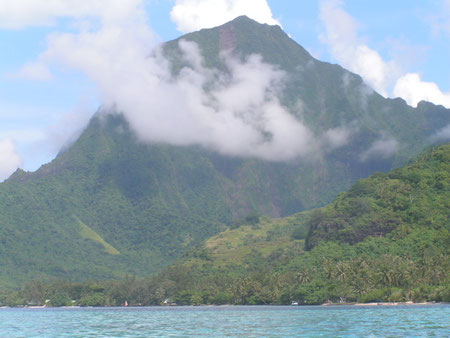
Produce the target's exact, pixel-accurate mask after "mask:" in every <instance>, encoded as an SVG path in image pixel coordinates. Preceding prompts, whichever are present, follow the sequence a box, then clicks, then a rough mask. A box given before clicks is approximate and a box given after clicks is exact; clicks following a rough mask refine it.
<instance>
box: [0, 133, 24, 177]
mask: <svg viewBox="0 0 450 338" xmlns="http://www.w3.org/2000/svg"><path fill="white" fill-rule="evenodd" d="M21 164H22V160H21V158H20V157H19V155H18V154H17V153H16V150H15V147H14V144H13V142H12V141H11V139H4V140H1V141H0V182H2V181H3V180H5V179H7V178H8V177H9V176H10V175H11V174H12V173H13V172H14V171H15V170H16V169H17V168H19V167H20V166H21Z"/></svg>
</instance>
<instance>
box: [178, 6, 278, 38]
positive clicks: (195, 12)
mask: <svg viewBox="0 0 450 338" xmlns="http://www.w3.org/2000/svg"><path fill="white" fill-rule="evenodd" d="M240 15H246V16H248V17H250V18H252V19H253V20H256V21H258V22H259V23H267V24H269V25H279V26H281V24H280V23H279V22H278V21H277V20H275V19H274V18H273V16H272V11H271V9H270V7H269V5H268V3H267V0H176V1H175V6H174V7H173V9H172V11H171V12H170V17H171V19H172V21H173V22H174V23H175V24H176V25H177V29H178V30H179V31H180V32H183V33H189V32H192V31H196V30H199V29H202V28H212V27H215V26H220V25H222V24H224V23H226V22H228V21H231V20H233V19H234V18H236V17H238V16H240Z"/></svg>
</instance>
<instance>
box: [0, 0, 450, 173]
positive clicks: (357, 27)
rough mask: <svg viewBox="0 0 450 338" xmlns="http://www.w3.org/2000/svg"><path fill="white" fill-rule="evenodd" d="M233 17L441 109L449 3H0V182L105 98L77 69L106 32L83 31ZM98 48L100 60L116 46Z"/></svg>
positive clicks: (164, 31)
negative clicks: (280, 33) (272, 27)
mask: <svg viewBox="0 0 450 338" xmlns="http://www.w3.org/2000/svg"><path fill="white" fill-rule="evenodd" d="M61 4H62V5H61ZM220 6H225V7H220ZM220 8H222V9H220ZM225 8H226V9H225ZM218 9H219V10H218ZM240 14H246V15H248V16H250V17H253V18H254V19H256V20H257V21H260V22H268V23H270V24H274V23H279V24H281V25H282V27H283V29H284V30H285V31H286V32H287V33H288V34H289V35H290V36H291V37H292V38H293V39H294V40H295V41H297V42H298V43H299V44H301V45H302V46H304V47H305V48H306V49H307V50H308V51H310V53H311V54H312V55H313V56H315V57H316V58H318V59H320V60H323V61H328V62H332V63H339V64H341V65H342V66H344V67H345V68H347V69H350V70H351V71H353V72H356V73H359V74H360V75H361V76H363V78H364V79H365V80H366V82H367V83H369V84H370V85H371V86H372V87H374V88H375V89H376V90H377V91H379V92H380V93H382V94H383V95H384V96H386V97H396V96H401V97H403V98H404V99H405V100H407V102H408V103H410V104H411V105H415V104H417V102H418V101H420V100H421V99H427V100H429V101H432V102H435V103H437V104H443V105H446V106H447V107H450V62H449V60H450V1H449V0H432V1H423V0H422V1H419V0H410V1H385V0H379V1H364V0H346V1H338V0H324V1H309V0H308V1H303V0H267V1H266V0H164V1H163V0H142V1H141V0H127V1H123V0H52V1H48V0H35V1H29V0H0V50H1V51H2V52H1V53H0V156H1V157H2V158H1V163H0V180H2V179H4V178H6V177H7V176H8V175H9V174H11V173H12V172H13V171H14V170H15V169H16V168H17V167H22V168H24V169H25V170H36V169H37V168H38V167H39V166H40V165H42V164H44V163H47V162H49V161H50V160H51V159H53V158H54V156H55V155H56V154H57V152H58V151H59V149H60V148H61V147H62V146H64V144H66V143H67V142H70V141H71V140H72V139H73V138H74V137H76V136H77V135H78V133H79V131H80V129H81V128H82V127H83V126H84V125H85V123H86V121H87V120H88V119H89V117H90V116H91V115H92V114H93V113H94V112H95V110H96V109H97V107H98V106H99V105H100V104H101V103H103V102H104V101H105V99H106V100H113V99H114V98H112V97H111V95H110V94H109V93H110V92H108V90H109V88H107V81H105V80H104V79H103V78H102V74H101V72H100V71H97V69H96V68H95V64H92V65H88V66H86V65H85V63H86V60H90V59H89V58H87V56H86V55H87V54H86V53H88V51H89V46H91V48H93V49H95V48H97V47H98V46H99V45H100V44H101V42H100V43H99V41H104V40H98V41H97V42H95V41H91V40H89V39H91V38H92V39H105V37H106V36H107V34H105V35H102V34H98V35H95V34H91V35H89V33H96V32H102V30H103V29H104V27H109V28H111V29H114V28H117V27H119V28H123V27H125V28H124V31H126V29H131V28H132V31H139V32H140V33H139V34H141V35H140V37H139V39H140V40H139V39H137V40H139V42H142V41H148V43H149V44H151V45H156V44H158V43H159V42H161V41H167V40H171V39H174V38H177V37H178V36H180V35H182V34H183V33H185V32H189V31H193V30H197V29H199V28H202V27H210V26H215V25H219V24H222V23H223V22H226V21H228V20H230V19H231V18H233V17H234V16H237V15H240ZM194 15H197V16H198V17H194ZM130 27H131V28H130ZM130 31H131V30H130ZM105 32H106V31H105ZM65 34H70V36H67V35H65ZM83 34H84V35H83ZM124 36H126V35H124ZM83 39H84V40H83ZM67 41H69V43H67ZM65 43H66V44H65ZM118 45H119V46H120V44H115V45H114V46H116V47H115V48H117V46H118ZM63 47H64V50H63ZM107 47H108V48H109V47H111V46H107ZM72 48H73V50H72ZM105 48H106V47H105ZM137 48H140V47H139V46H138V47H137ZM102 52H105V51H100V50H99V51H98V54H96V57H98V59H99V60H100V61H99V62H100V63H102V62H103V61H102V60H101V58H102V57H105V55H106V56H108V55H111V54H114V52H115V50H113V49H112V50H110V51H109V53H106V52H105V53H102ZM83 53H85V54H83ZM76 57H78V58H76ZM107 61H111V60H109V59H108V60H107ZM122 61H123V60H121V62H122ZM105 62H106V61H105ZM111 62H115V61H114V60H112V61H111ZM105 93H106V94H105Z"/></svg>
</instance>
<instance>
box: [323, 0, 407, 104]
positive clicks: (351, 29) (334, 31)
mask: <svg viewBox="0 0 450 338" xmlns="http://www.w3.org/2000/svg"><path fill="white" fill-rule="evenodd" d="M342 5H343V1H339V0H328V1H323V2H322V3H321V6H320V19H321V20H322V22H323V23H324V24H325V35H323V36H321V40H322V41H323V42H324V43H326V44H328V45H329V47H330V50H331V54H332V55H333V57H334V58H335V59H336V60H337V61H338V62H339V63H340V64H341V65H342V66H344V67H345V68H347V69H349V70H351V71H352V72H354V73H357V74H359V75H361V76H362V77H363V79H364V80H365V81H366V82H367V83H368V84H369V85H371V86H372V87H373V88H374V89H375V90H376V91H378V92H379V93H380V94H382V95H384V96H387V90H388V87H389V85H390V83H391V82H392V77H393V76H395V75H396V74H397V73H398V71H399V69H398V66H397V65H396V64H395V63H394V62H392V61H391V62H385V61H384V60H383V59H382V57H381V56H380V55H379V54H378V52H376V51H375V50H373V49H371V48H369V47H368V46H367V45H366V44H365V43H363V42H362V41H361V40H360V39H359V37H358V34H357V31H358V24H357V22H356V21H355V19H354V18H353V17H352V16H350V15H349V14H348V13H347V12H346V11H344V10H343V9H342V8H341V6H342Z"/></svg>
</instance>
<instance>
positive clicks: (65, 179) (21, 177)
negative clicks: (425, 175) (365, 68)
mask: <svg viewBox="0 0 450 338" xmlns="http://www.w3.org/2000/svg"><path fill="white" fill-rule="evenodd" d="M182 38H183V39H187V40H192V41H195V42H197V43H198V45H199V47H200V50H201V52H202V54H203V56H204V58H205V63H206V65H208V66H210V67H217V68H219V69H223V67H224V66H223V60H222V59H221V57H220V51H221V49H224V48H231V49H232V50H234V53H235V54H236V55H238V56H240V57H242V58H243V59H245V58H246V57H247V56H248V55H249V54H252V53H258V54H261V55H262V57H263V59H264V61H265V62H268V63H271V64H274V65H277V66H278V67H280V68H281V69H283V70H285V71H286V74H287V78H286V83H285V88H284V91H283V92H282V95H281V97H280V100H281V102H282V103H283V104H284V105H285V106H286V107H288V108H289V109H291V110H292V111H293V113H294V112H295V111H296V110H294V107H295V106H297V105H298V102H299V100H301V102H303V107H304V109H303V116H302V119H303V120H304V121H305V123H306V124H307V125H308V127H309V128H310V129H311V130H313V131H314V132H315V133H317V135H320V134H321V133H323V132H324V131H325V130H327V129H329V128H338V127H340V126H342V125H347V124H348V125H351V126H355V127H354V130H355V131H354V133H353V134H352V136H351V139H350V142H349V143H348V144H347V145H345V146H343V147H341V148H339V149H336V150H334V151H332V152H324V153H323V154H317V156H316V157H315V158H313V159H310V160H305V159H302V160H300V159H298V160H293V161H290V162H269V161H263V160H258V159H244V158H231V157H227V156H223V155H220V154H217V153H214V152H213V151H210V150H205V149H203V148H201V147H197V146H191V147H178V146H171V145H166V144H151V145H146V144H142V143H139V142H138V141H137V140H136V138H135V136H134V134H133V131H132V130H130V128H129V126H128V123H127V121H126V120H125V119H124V118H123V117H122V116H121V115H117V114H105V113H99V114H97V115H96V116H95V117H94V118H93V119H92V120H91V121H90V123H89V125H88V127H87V128H86V130H85V131H84V132H83V133H82V135H81V136H80V138H79V139H78V140H77V141H76V142H75V143H74V144H72V145H71V146H70V147H68V148H67V149H65V151H63V152H61V153H60V154H59V155H58V156H57V158H56V159H55V160H54V161H52V162H51V163H49V164H47V165H44V166H43V167H41V168H40V169H39V170H37V171H36V172H33V173H25V172H23V171H17V172H16V173H15V174H14V175H13V176H12V177H11V178H10V179H8V180H7V181H5V182H4V183H1V184H0V241H1V246H0V282H1V283H3V284H5V285H15V284H16V283H23V282H25V281H27V280H30V279H32V278H38V279H41V278H45V277H57V278H64V279H74V280H82V279H86V278H92V279H109V278H120V277H122V276H124V275H125V274H127V273H128V274H137V275H140V276H143V275H148V274H150V273H152V272H155V271H158V270H159V269H161V268H162V267H164V266H167V265H168V264H170V263H171V262H173V261H174V260H175V259H176V258H178V257H179V256H180V255H181V254H182V253H184V252H186V250H188V249H189V248H191V247H192V246H194V245H196V244H197V243H200V242H201V241H202V240H204V239H206V238H208V237H210V236H212V235H214V234H217V233H218V232H220V231H223V230H225V229H226V227H229V226H231V225H232V223H233V221H235V220H239V219H242V218H244V217H246V216H249V215H267V216H272V217H280V216H287V215H290V214H293V213H295V212H299V211H302V210H308V209H312V208H315V207H318V206H323V205H325V204H326V203H329V202H330V201H332V199H333V198H335V197H336V196H337V195H338V193H339V192H341V191H344V190H346V189H348V188H349V187H350V186H351V184H353V183H354V182H356V180H358V179H359V178H362V177H367V176H368V175H369V174H370V173H373V172H375V171H383V172H386V171H388V170H390V169H391V168H392V167H396V166H399V165H401V164H404V163H405V162H406V161H407V160H408V159H409V158H411V157H412V156H414V155H415V154H417V153H418V152H420V151H421V150H422V149H423V148H424V147H426V146H427V145H428V144H429V143H430V142H431V141H430V140H431V137H432V135H433V134H434V133H435V132H436V131H437V130H438V129H440V128H442V127H443V126H445V125H447V124H449V123H450V112H449V110H447V109H445V108H443V107H440V106H434V105H432V104H428V103H421V104H420V105H419V107H418V108H412V107H409V106H408V105H406V103H405V102H404V101H403V100H400V99H395V100H390V99H384V98H383V97H381V96H380V95H378V94H377V93H375V92H373V91H371V90H370V88H368V87H367V86H366V85H365V84H364V83H363V82H362V80H361V78H360V77H359V76H357V75H355V74H352V73H350V72H348V71H346V70H344V69H343V68H341V67H340V66H337V65H331V64H327V63H323V62H320V61H317V60H315V59H314V58H312V57H311V56H310V55H309V54H308V53H307V52H306V51H305V50H304V49H303V48H302V47H301V46H300V45H298V44H297V43H296V42H294V41H293V40H291V39H290V38H289V37H288V36H287V35H286V34H285V33H284V32H283V31H282V30H281V29H280V28H279V27H276V26H268V25H260V24H258V23H256V22H254V21H253V20H250V19H248V18H246V17H239V18H237V19H235V20H233V21H232V22H230V23H228V24H225V25H223V26H221V27H218V28H213V29H208V30H202V31H200V32H196V33H191V34H188V35H186V36H184V37H182ZM164 48H165V53H166V55H168V57H169V58H171V60H172V64H173V70H174V72H177V71H179V70H180V68H181V67H182V66H183V63H182V61H181V58H180V51H179V48H178V43H177V40H175V41H171V42H168V43H167V44H165V47H164ZM385 134H386V135H391V136H395V138H396V139H397V141H398V143H399V145H400V146H399V148H398V150H397V151H396V152H395V153H393V154H392V156H390V157H385V158H383V157H374V158H373V159H369V160H366V161H362V160H361V154H362V153H364V151H366V150H367V149H368V148H369V147H370V145H371V144H372V142H373V141H375V140H377V139H379V138H380V137H382V136H383V135H385Z"/></svg>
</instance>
